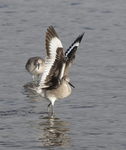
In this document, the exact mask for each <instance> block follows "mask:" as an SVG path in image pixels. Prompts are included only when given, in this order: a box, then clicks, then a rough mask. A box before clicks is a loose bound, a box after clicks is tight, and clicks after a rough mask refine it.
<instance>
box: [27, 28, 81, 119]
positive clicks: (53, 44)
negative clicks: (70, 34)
mask: <svg viewBox="0 0 126 150" xmlns="http://www.w3.org/2000/svg"><path fill="white" fill-rule="evenodd" d="M83 35H84V33H83V34H81V35H79V36H78V37H77V38H76V40H75V41H74V42H73V43H72V44H71V46H70V47H69V48H68V49H67V50H66V52H65V53H64V50H63V46H62V43H61V41H60V39H59V36H58V34H57V33H56V31H55V29H54V28H53V26H49V27H48V29H47V32H46V38H45V45H46V53H47V57H46V58H45V64H44V71H43V74H42V76H41V79H40V80H39V83H38V85H37V86H36V85H31V87H29V89H30V90H34V91H36V92H37V93H39V94H40V95H41V96H43V97H45V98H46V99H48V100H49V101H50V103H49V105H48V113H49V114H50V113H51V116H53V113H54V111H53V107H54V103H55V101H56V100H58V99H63V98H66V97H68V96H69V95H70V94H71V92H72V88H71V87H74V86H73V85H72V84H71V83H70V78H69V68H70V66H71V64H72V63H73V60H74V59H75V54H76V51H77V48H78V46H79V44H80V42H81V40H82V38H83ZM50 109H51V111H50Z"/></svg>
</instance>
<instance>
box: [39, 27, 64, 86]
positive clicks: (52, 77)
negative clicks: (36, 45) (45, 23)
mask: <svg viewBox="0 0 126 150" xmlns="http://www.w3.org/2000/svg"><path fill="white" fill-rule="evenodd" d="M45 42H46V52H47V58H46V60H45V70H44V73H43V75H42V77H41V80H40V83H39V85H40V87H41V88H48V87H50V88H55V87H56V86H57V85H58V82H59V79H60V77H61V73H63V69H64V67H63V65H64V53H63V46H62V43H61V41H60V39H59V37H58V35H57V33H56V31H55V29H54V28H53V27H52V26H49V28H48V29H47V32H46V40H45Z"/></svg>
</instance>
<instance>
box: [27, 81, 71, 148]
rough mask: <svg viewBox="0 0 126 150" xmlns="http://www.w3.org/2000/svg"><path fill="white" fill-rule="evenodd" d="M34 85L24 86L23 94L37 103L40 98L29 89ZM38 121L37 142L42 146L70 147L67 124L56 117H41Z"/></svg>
mask: <svg viewBox="0 0 126 150" xmlns="http://www.w3.org/2000/svg"><path fill="white" fill-rule="evenodd" d="M34 85H35V84H34V83H33V82H29V83H27V84H25V85H24V88H25V91H24V92H25V93H24V94H25V95H27V97H29V98H30V99H31V100H32V101H39V100H41V99H42V97H41V96H39V95H38V94H36V93H34V92H33V91H32V90H31V89H29V87H33V86H34ZM40 120H41V122H40V123H39V129H40V131H41V132H40V138H39V141H40V142H41V143H42V146H62V147H64V146H67V147H68V146H70V137H69V130H70V129H69V123H68V122H66V121H61V120H60V119H59V118H56V117H52V118H50V117H44V118H43V117H42V118H40Z"/></svg>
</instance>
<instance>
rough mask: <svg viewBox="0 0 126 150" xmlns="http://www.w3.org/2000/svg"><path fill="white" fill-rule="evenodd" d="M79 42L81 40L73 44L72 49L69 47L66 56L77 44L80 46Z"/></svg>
mask: <svg viewBox="0 0 126 150" xmlns="http://www.w3.org/2000/svg"><path fill="white" fill-rule="evenodd" d="M79 44H80V43H79V42H76V43H74V44H73V46H72V47H70V49H68V51H67V52H66V54H65V56H66V57H67V55H68V54H69V53H70V52H71V50H72V49H73V48H74V47H75V46H77V47H78V46H79Z"/></svg>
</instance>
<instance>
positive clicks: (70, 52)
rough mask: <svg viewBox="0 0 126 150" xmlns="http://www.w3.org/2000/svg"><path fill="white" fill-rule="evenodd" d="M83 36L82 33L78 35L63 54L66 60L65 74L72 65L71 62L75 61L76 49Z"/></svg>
mask: <svg viewBox="0 0 126 150" xmlns="http://www.w3.org/2000/svg"><path fill="white" fill-rule="evenodd" d="M83 36H84V33H82V34H81V35H79V36H78V37H77V38H76V40H75V41H74V42H73V43H72V44H71V46H70V47H69V48H68V49H67V50H66V52H65V58H66V71H65V72H66V74H68V71H69V67H70V65H71V64H72V62H73V60H74V59H75V54H76V51H77V48H78V47H79V45H80V42H81V40H82V38H83Z"/></svg>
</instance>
